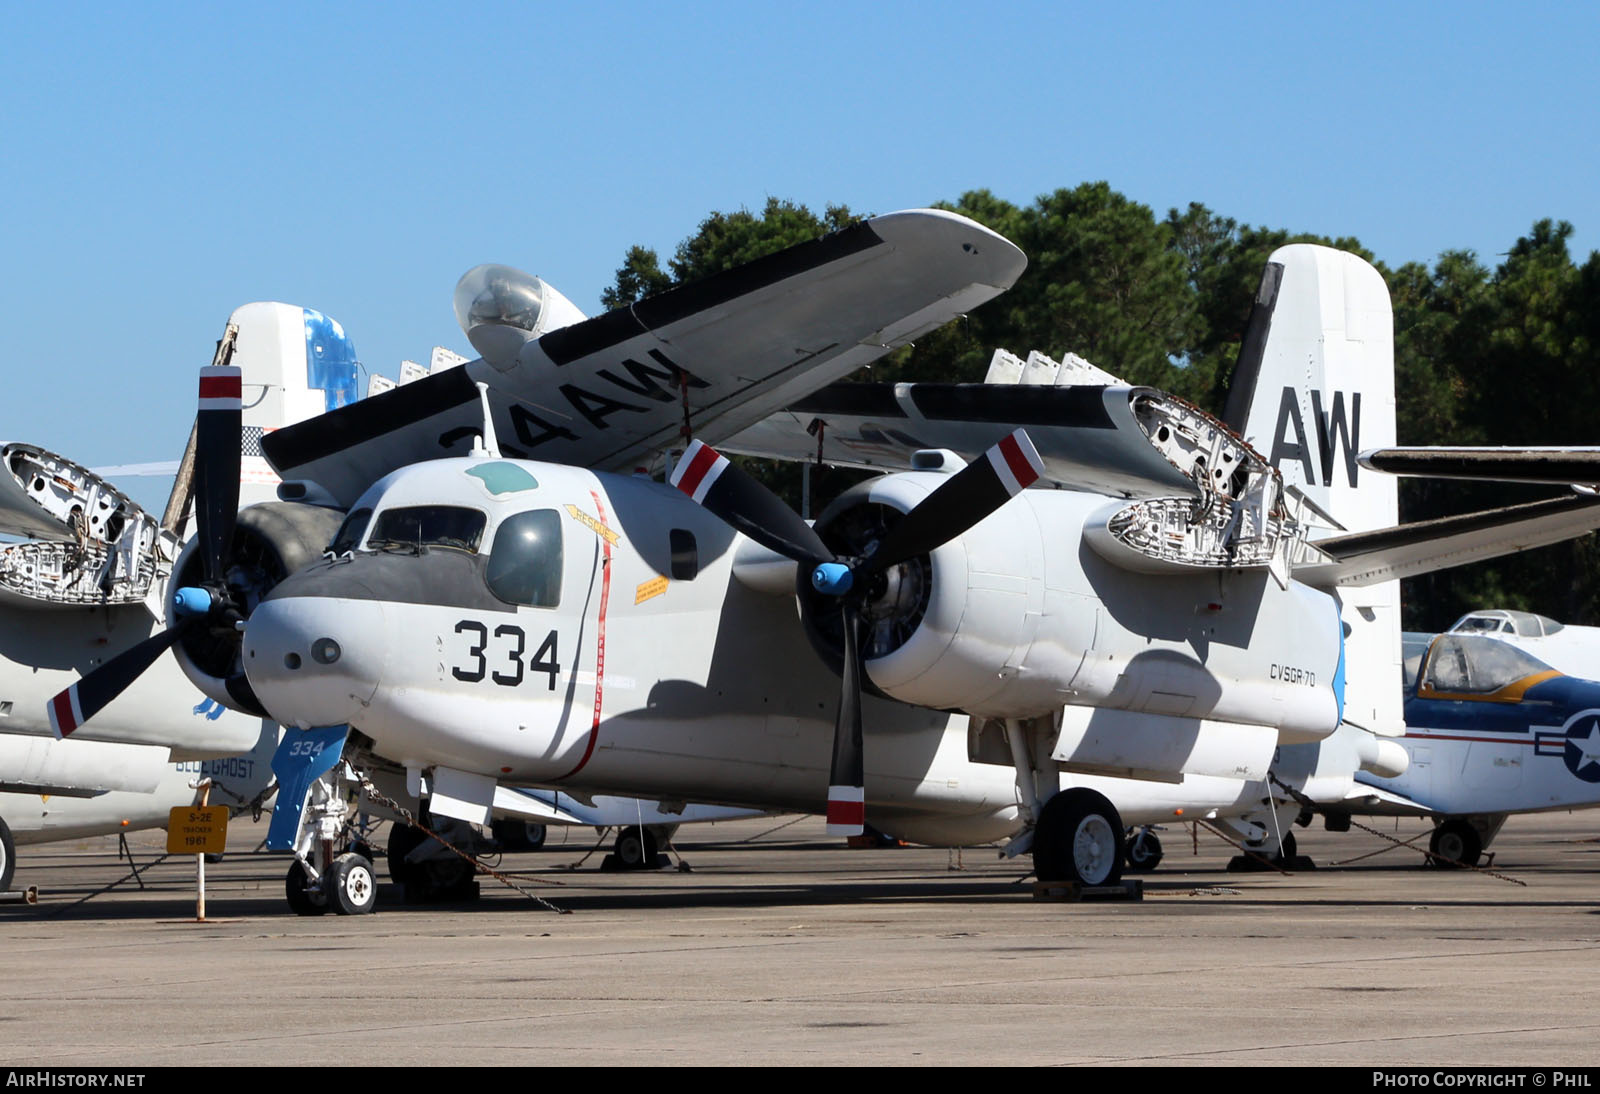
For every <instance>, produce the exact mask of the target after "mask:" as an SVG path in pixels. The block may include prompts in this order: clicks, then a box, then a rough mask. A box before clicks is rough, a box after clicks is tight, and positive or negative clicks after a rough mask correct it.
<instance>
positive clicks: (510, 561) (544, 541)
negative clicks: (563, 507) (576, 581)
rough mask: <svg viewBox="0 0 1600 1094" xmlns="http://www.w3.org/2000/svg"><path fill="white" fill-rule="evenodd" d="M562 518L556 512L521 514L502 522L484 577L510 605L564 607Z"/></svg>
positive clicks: (496, 531)
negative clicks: (562, 593) (562, 600)
mask: <svg viewBox="0 0 1600 1094" xmlns="http://www.w3.org/2000/svg"><path fill="white" fill-rule="evenodd" d="M561 562H562V554H561V517H560V515H559V514H558V513H557V512H556V511H555V510H554V509H535V510H533V511H531V512H527V513H518V514H516V515H515V516H511V517H507V518H506V519H505V520H503V521H501V522H500V527H499V528H497V529H496V530H495V533H494V544H493V546H492V547H491V548H490V551H489V565H488V567H487V569H486V570H485V572H484V578H485V580H486V581H487V582H488V583H489V591H490V592H492V593H494V595H495V596H497V597H499V598H500V599H501V600H504V601H505V602H506V603H508V604H526V605H529V606H531V607H535V608H555V607H559V606H560V604H561Z"/></svg>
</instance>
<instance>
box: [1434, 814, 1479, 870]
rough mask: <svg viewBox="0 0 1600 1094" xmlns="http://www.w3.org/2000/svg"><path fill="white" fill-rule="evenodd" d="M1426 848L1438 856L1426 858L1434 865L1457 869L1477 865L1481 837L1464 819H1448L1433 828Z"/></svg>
mask: <svg viewBox="0 0 1600 1094" xmlns="http://www.w3.org/2000/svg"><path fill="white" fill-rule="evenodd" d="M1428 850H1430V851H1432V852H1433V853H1434V854H1435V855H1437V856H1438V857H1437V858H1433V859H1429V860H1428V861H1430V862H1432V863H1433V864H1434V865H1435V866H1442V867H1444V868H1445V869H1447V870H1459V869H1461V868H1462V867H1464V866H1476V865H1478V858H1479V856H1480V855H1482V854H1483V838H1482V837H1481V836H1479V835H1478V830H1477V829H1476V828H1474V827H1472V825H1470V824H1468V823H1467V822H1466V821H1464V820H1449V821H1445V822H1444V823H1443V824H1441V825H1439V826H1438V827H1437V828H1435V829H1434V830H1433V837H1432V838H1431V839H1430V840H1428Z"/></svg>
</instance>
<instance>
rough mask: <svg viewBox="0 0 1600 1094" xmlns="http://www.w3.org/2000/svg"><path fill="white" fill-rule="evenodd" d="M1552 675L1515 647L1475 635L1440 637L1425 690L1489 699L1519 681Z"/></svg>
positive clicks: (1435, 643) (1430, 656)
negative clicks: (1546, 673) (1485, 696)
mask: <svg viewBox="0 0 1600 1094" xmlns="http://www.w3.org/2000/svg"><path fill="white" fill-rule="evenodd" d="M1550 671H1552V670H1551V668H1550V666H1549V665H1547V664H1545V663H1544V662H1543V661H1541V660H1539V659H1538V658H1537V657H1534V656H1532V655H1530V654H1527V653H1524V652H1522V651H1521V650H1519V649H1517V648H1516V647H1515V646H1508V645H1506V644H1505V643H1504V642H1501V641H1498V640H1496V639H1493V638H1487V637H1484V636H1481V635H1474V634H1455V633H1451V634H1441V635H1440V636H1439V637H1438V638H1436V639H1434V640H1433V647H1432V648H1431V649H1430V650H1429V651H1428V663H1427V666H1426V667H1425V668H1424V669H1423V673H1422V688H1423V690H1429V691H1436V692H1449V693H1452V694H1468V695H1488V694H1490V693H1492V692H1496V691H1499V690H1500V689H1501V688H1504V687H1507V686H1509V685H1511V684H1514V683H1516V682H1517V681H1518V680H1521V679H1524V678H1525V677H1528V676H1533V675H1536V674H1538V673H1544V672H1550Z"/></svg>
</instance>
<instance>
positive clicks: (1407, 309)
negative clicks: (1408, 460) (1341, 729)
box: [604, 182, 1600, 629]
mask: <svg viewBox="0 0 1600 1094" xmlns="http://www.w3.org/2000/svg"><path fill="white" fill-rule="evenodd" d="M941 208H946V209H951V210H954V211H956V212H959V213H962V214H963V215H965V216H969V217H971V218H972V219H974V220H976V221H978V222H979V223H981V224H984V225H986V226H988V227H989V228H992V229H994V230H995V231H997V232H999V233H1000V234H1001V235H1004V236H1006V237H1007V238H1008V239H1011V240H1013V241H1014V242H1016V243H1017V244H1018V245H1019V246H1020V247H1022V249H1023V250H1024V251H1025V252H1026V253H1027V254H1028V258H1029V265H1028V269H1027V270H1026V272H1024V274H1023V275H1022V277H1021V278H1020V279H1019V280H1018V282H1017V284H1016V285H1015V286H1014V287H1013V288H1012V289H1011V291H1009V292H1007V293H1005V294H1002V295H1001V296H1000V297H998V298H996V299H995V300H993V301H990V302H989V303H987V304H985V305H984V306H982V307H980V308H977V309H975V310H974V311H973V312H972V314H970V315H968V316H966V317H964V318H962V319H961V320H958V321H957V322H954V323H950V324H947V325H946V326H945V327H943V328H941V329H939V330H937V331H933V332H931V333H929V334H926V335H924V336H923V337H922V338H921V339H919V340H918V342H917V343H916V345H915V346H912V347H907V348H904V349H902V350H899V351H897V352H896V353H894V354H892V355H890V357H888V358H887V359H885V360H882V361H879V362H878V363H877V364H876V365H875V366H873V368H872V369H871V371H870V372H869V373H868V374H866V375H864V376H862V377H860V378H861V379H872V380H879V381H889V380H895V381H899V380H905V381H919V382H935V381H938V382H967V383H976V382H979V381H981V380H982V379H983V377H984V373H985V371H986V369H987V367H988V364H989V360H990V357H991V355H992V353H993V351H994V350H995V348H996V347H1004V348H1006V349H1009V350H1011V351H1012V352H1014V353H1018V354H1021V355H1026V354H1027V352H1028V351H1030V350H1035V349H1037V350H1041V351H1043V352H1045V353H1048V354H1050V355H1052V356H1055V357H1060V356H1061V355H1062V354H1064V353H1067V352H1073V353H1077V354H1079V355H1081V356H1083V357H1086V358H1088V359H1089V360H1091V361H1093V362H1094V363H1095V364H1097V365H1099V366H1101V367H1102V368H1104V369H1106V370H1108V371H1110V372H1112V373H1115V374H1117V375H1120V376H1123V377H1124V378H1126V379H1128V380H1130V381H1133V382H1135V383H1144V384H1151V385H1153V386H1157V387H1162V388H1165V389H1167V390H1169V391H1173V392H1175V393H1176V394H1179V395H1182V396H1184V397H1185V398H1188V399H1190V400H1192V401H1194V402H1196V403H1199V404H1200V405H1202V406H1205V407H1207V408H1208V409H1211V410H1213V411H1219V410H1220V409H1221V408H1222V406H1223V403H1224V402H1225V400H1226V397H1227V389H1228V383H1229V381H1230V378H1231V375H1232V371H1233V366H1234V363H1235V362H1236V360H1237V358H1238V353H1239V345H1240V340H1241V338H1242V335H1243V333H1244V328H1245V323H1246V320H1247V318H1248V316H1249V314H1250V306H1251V302H1252V300H1253V299H1254V296H1255V292H1256V288H1257V285H1258V284H1259V282H1260V277H1261V271H1262V268H1263V266H1264V265H1265V262H1266V259H1267V256H1268V255H1270V254H1271V253H1272V251H1274V250H1275V249H1277V248H1278V247H1281V246H1283V245H1284V244H1286V243H1294V242H1312V243H1321V244H1324V245H1327V246H1332V247H1337V248H1339V249H1341V250H1347V251H1353V252H1355V253H1356V254H1359V255H1361V256H1362V257H1363V258H1365V259H1367V261H1369V262H1372V263H1373V264H1374V265H1375V266H1377V268H1378V269H1379V271H1380V272H1381V273H1382V274H1383V275H1384V277H1385V279H1386V280H1387V282H1388V285H1389V291H1390V296H1391V298H1392V301H1393V305H1394V331H1395V386H1396V398H1397V403H1398V418H1399V439H1400V442H1401V443H1402V444H1508V445H1537V444H1593V443H1595V442H1596V438H1595V436H1594V433H1595V426H1594V418H1593V413H1592V408H1593V407H1595V406H1600V252H1597V253H1592V254H1590V255H1589V256H1588V259H1587V261H1585V262H1584V263H1583V264H1582V265H1581V266H1579V265H1576V264H1574V262H1573V261H1572V258H1571V255H1570V253H1569V249H1568V244H1569V241H1570V239H1571V236H1572V226H1571V225H1570V224H1567V223H1565V222H1559V221H1553V220H1540V221H1538V222H1537V223H1535V224H1534V225H1533V227H1532V229H1531V231H1530V232H1529V233H1528V234H1527V235H1526V236H1524V237H1522V238H1521V239H1519V240H1517V241H1516V243H1515V244H1514V245H1513V246H1512V247H1511V248H1510V250H1509V251H1508V253H1507V254H1506V255H1505V256H1504V260H1503V261H1502V262H1501V263H1500V264H1499V266H1498V267H1496V268H1494V269H1492V270H1491V269H1489V268H1488V267H1486V266H1485V265H1484V264H1483V263H1481V262H1480V261H1479V260H1478V258H1477V257H1476V256H1475V255H1473V254H1472V253H1471V252H1468V251H1447V252H1445V253H1444V254H1441V255H1440V256H1439V258H1438V260H1437V261H1436V262H1435V263H1434V264H1433V265H1432V266H1431V267H1430V266H1429V265H1427V264H1426V263H1423V262H1407V263H1405V264H1404V265H1401V266H1399V267H1397V268H1394V269H1388V268H1386V267H1384V266H1383V265H1382V264H1380V263H1378V262H1376V260H1375V259H1374V258H1373V256H1372V255H1371V254H1370V253H1369V252H1367V251H1366V250H1365V249H1364V248H1363V247H1362V246H1361V245H1360V243H1359V242H1357V241H1356V240H1354V239H1352V238H1348V237H1336V238H1330V237H1328V236H1320V235H1313V234H1308V233H1295V232H1290V231H1287V230H1284V229H1279V228H1269V227H1265V226H1251V225H1249V224H1244V223H1241V222H1239V221H1237V220H1235V219H1233V218H1232V217H1227V216H1223V215H1221V214H1219V213H1216V212H1213V211H1212V210H1210V209H1208V208H1207V207H1206V206H1204V205H1202V204H1199V203H1191V204H1190V205H1189V206H1188V207H1187V208H1185V209H1183V210H1181V211H1180V210H1178V209H1172V210H1169V211H1168V213H1167V215H1166V219H1165V220H1163V221H1159V222H1158V221H1157V220H1156V219H1155V217H1154V215H1153V214H1152V213H1151V211H1150V209H1149V208H1148V207H1147V206H1144V205H1140V204H1139V203H1137V202H1134V201H1131V200H1129V199H1128V198H1126V197H1125V196H1123V195H1122V194H1119V193H1117V192H1116V191H1114V190H1112V189H1111V187H1110V186H1109V185H1108V184H1107V183H1104V182H1093V183H1084V184H1082V185H1079V186H1076V187H1073V188H1071V189H1060V190H1056V191H1054V192H1053V193H1049V194H1044V195H1041V196H1040V197H1039V198H1037V199H1036V200H1035V201H1034V202H1033V203H1032V204H1031V205H1027V206H1018V205H1015V204H1013V203H1011V202H1009V201H1006V200H1005V199H1003V198H1000V197H997V196H995V195H994V194H993V193H992V192H990V191H988V190H973V191H969V192H967V193H965V194H963V195H961V198H960V200H959V201H957V202H955V203H954V204H946V205H942V206H941ZM855 219H856V218H855V217H854V216H853V215H852V214H851V213H850V211H849V210H848V209H846V208H844V207H843V206H833V207H829V208H828V209H827V210H825V212H824V213H823V215H822V216H820V217H819V216H816V215H815V214H813V213H812V212H811V211H810V210H809V209H807V208H806V207H805V206H803V205H797V204H795V203H793V202H788V201H783V200H780V199H777V198H770V199H768V200H767V202H766V205H765V207H764V208H763V209H762V211H761V213H760V214H759V215H757V214H754V213H751V212H749V211H748V210H741V211H739V212H736V213H712V214H711V215H710V216H708V217H707V218H706V219H705V220H704V221H702V222H701V224H700V226H699V228H698V230H697V231H696V232H695V234H694V235H692V236H690V237H689V238H687V239H685V240H684V241H683V242H682V243H680V244H679V245H678V247H677V249H676V251H675V252H674V253H673V256H672V258H671V260H670V261H669V262H668V263H667V268H666V269H665V270H663V269H662V267H661V264H660V262H659V260H658V258H657V255H656V253H655V252H654V251H651V250H648V249H646V248H643V247H634V248H632V249H630V250H629V251H628V254H627V256H626V258H625V259H624V262H623V265H622V266H621V267H620V268H619V269H618V271H617V277H616V282H615V284H614V285H613V286H612V287H611V288H609V289H607V290H606V292H605V296H604V301H605V304H606V306H607V307H608V308H610V307H620V306H622V305H624V304H629V303H632V302H634V301H636V300H639V299H642V298H643V297H645V296H649V295H651V294H652V293H657V292H661V291H663V290H664V289H667V288H670V287H671V286H672V285H675V284H680V283H682V282H685V281H690V280H697V279H699V278H703V277H708V276H711V275H712V274H714V273H717V272H720V271H721V270H725V269H728V268H729V267H732V266H736V265H739V264H742V263H745V262H748V261H751V260H752V259H755V258H758V257H760V256H762V255H766V254H770V253H772V252H774V251H777V250H781V249H782V248H784V247H788V246H791V245H793V244H795V243H800V242H803V241H805V240H809V239H813V238H816V237H817V236H820V235H823V234H825V233H827V232H830V231H834V230H836V229H839V228H842V227H845V226H846V225H848V224H850V223H851V222H853V221H854V220H855ZM749 466H750V467H751V469H752V470H753V471H754V472H755V473H756V474H757V475H758V476H759V477H761V478H763V479H764V480H766V481H767V482H768V484H769V485H772V486H774V488H776V489H779V490H780V491H781V492H782V493H784V494H786V495H787V496H788V498H789V500H790V501H791V502H792V503H794V504H796V505H798V502H799V472H798V469H797V468H795V467H794V466H792V465H789V466H786V465H781V464H772V463H767V462H766V461H751V463H750V464H749ZM855 477H857V476H855V475H854V474H853V473H849V472H836V471H830V472H827V473H825V474H824V473H819V474H818V475H817V476H816V478H815V479H814V486H815V487H816V489H814V491H813V494H814V496H815V497H816V498H817V499H821V498H825V497H827V496H830V495H831V494H832V493H834V492H835V491H836V490H837V489H840V488H842V486H843V485H845V484H846V483H848V482H849V481H851V480H853V479H854V478H855ZM1545 493H1549V492H1548V491H1547V492H1545ZM1538 496H1539V492H1538V491H1533V490H1530V489H1528V488H1524V487H1516V486H1496V485H1482V486H1469V485H1465V484H1460V483H1428V482H1424V481H1421V480H1405V481H1404V482H1403V483H1402V486H1401V495H1400V500H1401V517H1402V519H1403V520H1406V521H1411V520H1420V519H1426V518H1429V517H1437V516H1444V515H1448V514H1455V513H1464V512H1469V511H1472V510H1474V509H1482V508H1488V507H1492V506H1499V505H1510V504H1515V503H1517V502H1522V501H1530V500H1533V499H1534V498H1536V497H1538ZM817 507H818V504H817V503H816V502H814V505H813V508H817ZM1404 605H1405V625H1406V626H1408V627H1411V628H1417V629H1439V628H1442V627H1444V626H1448V625H1449V623H1450V622H1452V621H1453V620H1454V619H1455V618H1456V617H1458V616H1459V615H1461V614H1462V613H1464V612H1466V611H1469V610H1471V609H1472V608H1476V607H1485V606H1504V607H1520V608H1527V609H1529V610H1533V611H1540V612H1544V613H1545V614H1548V615H1552V616H1555V617H1557V618H1560V619H1563V620H1565V621H1567V622H1575V623H1594V622H1597V621H1600V545H1597V544H1596V543H1595V541H1594V538H1593V537H1587V538H1585V539H1583V540H1578V541H1573V542H1571V543H1566V544H1561V545H1558V546H1555V547H1550V548H1545V549H1543V550H1540V551H1532V552H1527V553H1525V554H1521V555H1515V556H1511V557H1508V558H1504V559H1499V560H1496V561H1494V562H1490V563H1484V564H1480V565H1476V566H1470V567H1464V568H1461V569H1456V570H1447V571H1443V572H1440V573H1437V574H1432V575H1429V576H1427V577H1424V578H1419V579H1416V580H1414V581H1409V582H1407V583H1406V587H1405V592H1404Z"/></svg>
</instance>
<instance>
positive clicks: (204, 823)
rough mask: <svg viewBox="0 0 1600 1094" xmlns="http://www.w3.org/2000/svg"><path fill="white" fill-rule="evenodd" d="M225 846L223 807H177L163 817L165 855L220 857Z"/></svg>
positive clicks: (226, 816) (226, 830)
mask: <svg viewBox="0 0 1600 1094" xmlns="http://www.w3.org/2000/svg"><path fill="white" fill-rule="evenodd" d="M227 843H228V807H227V806H225V805H180V806H178V807H177V808H176V809H174V810H173V811H172V812H171V814H169V815H168V817H167V854H169V855H220V854H222V852H223V851H224V850H226V849H227Z"/></svg>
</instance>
